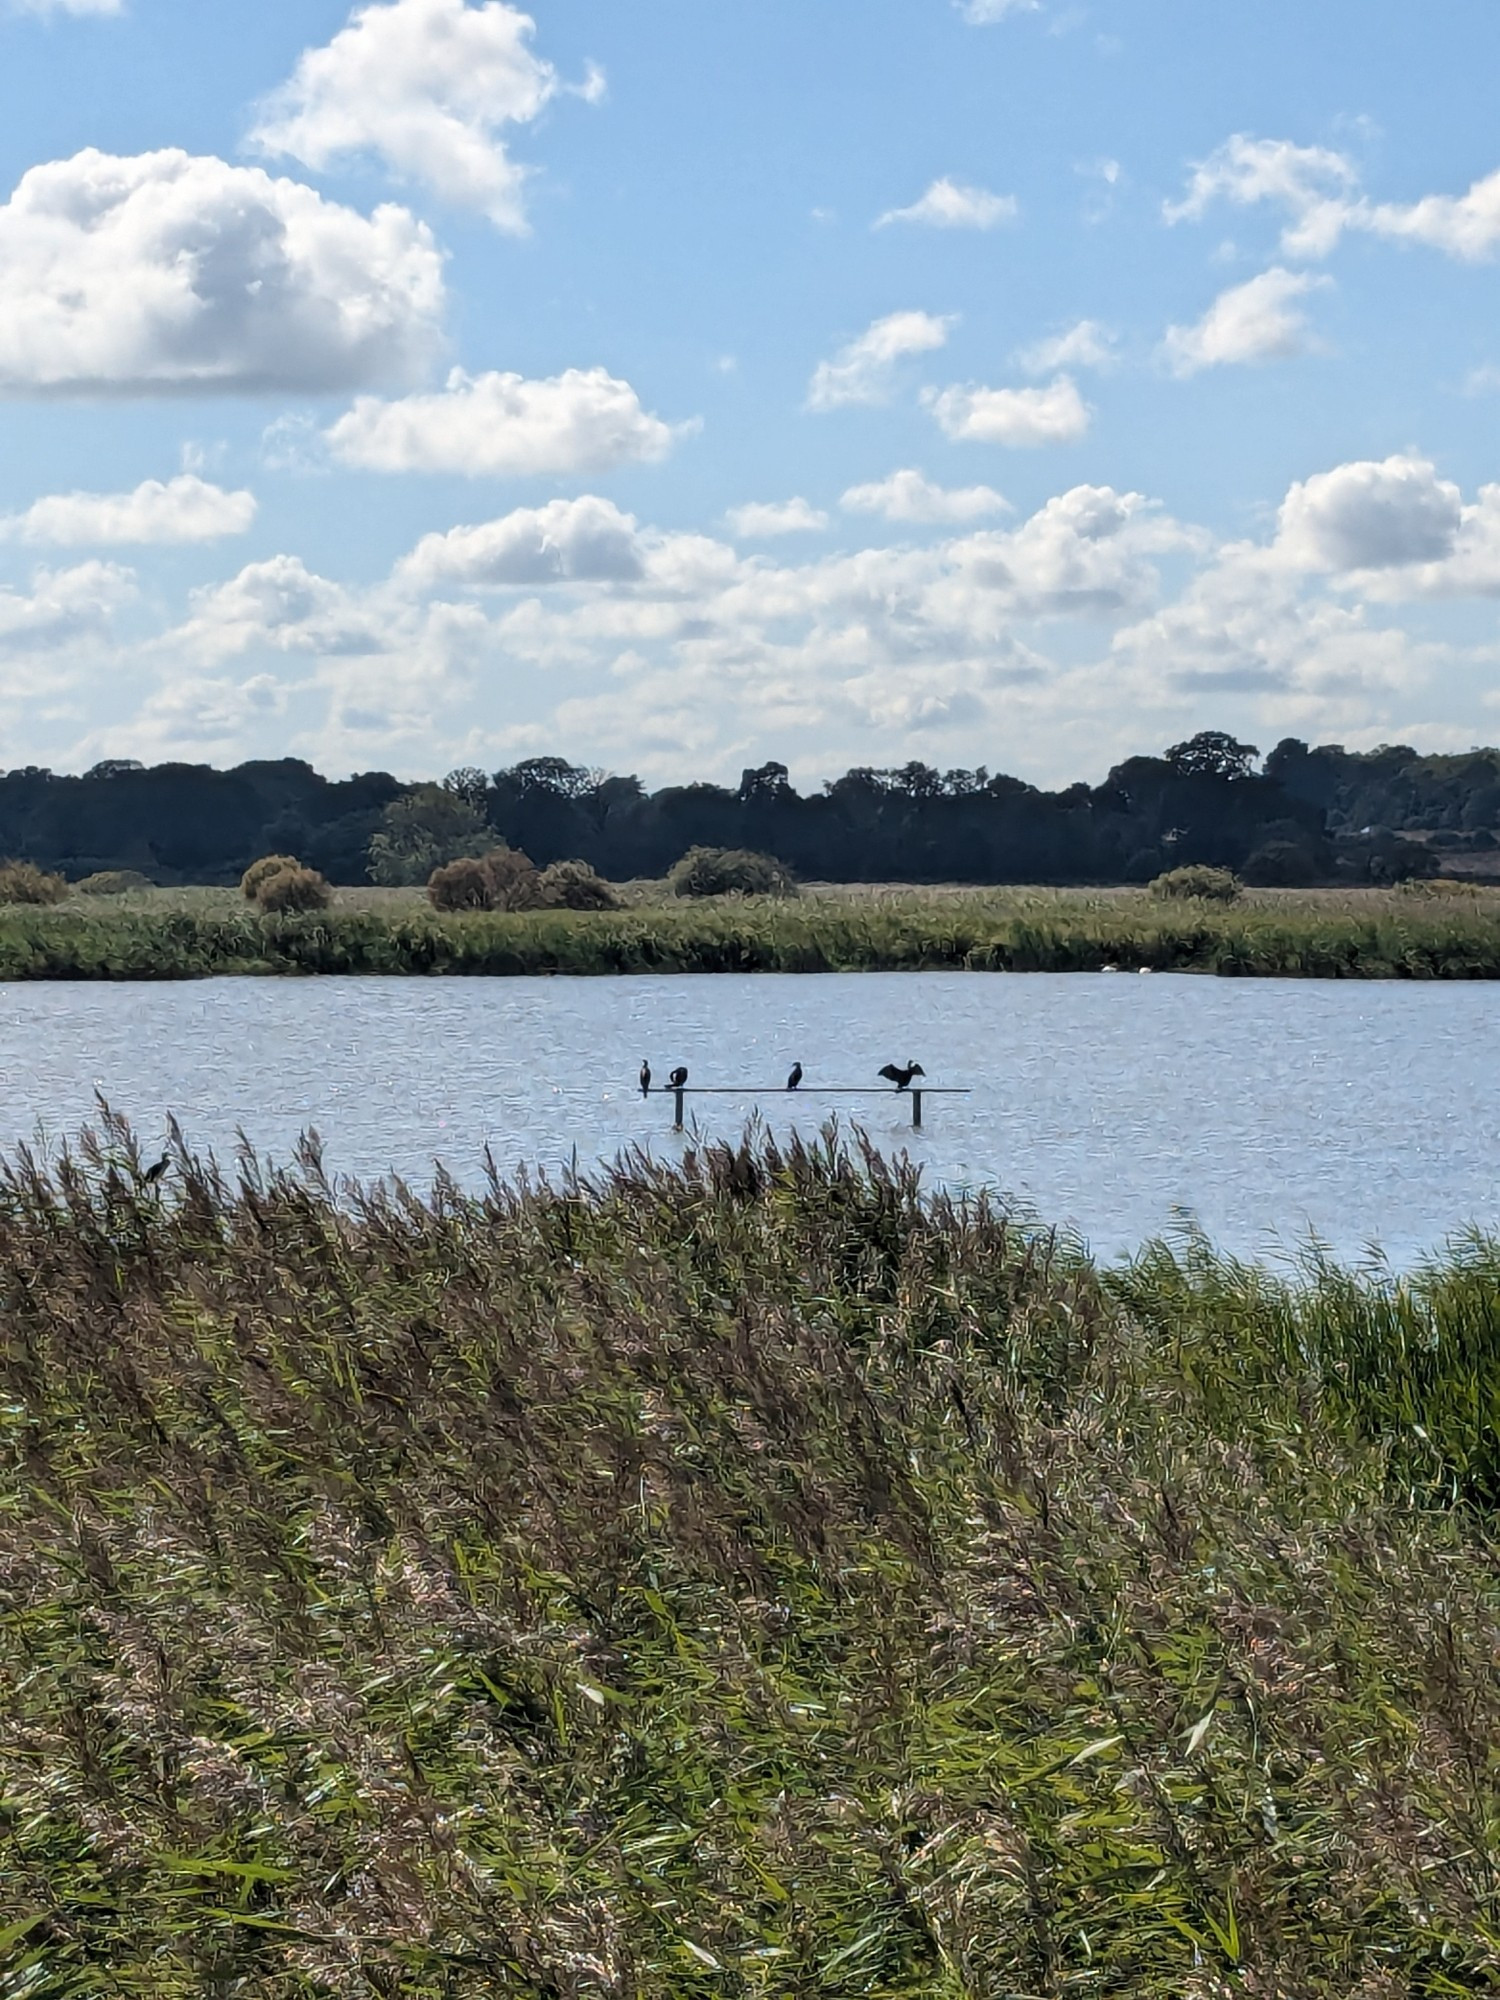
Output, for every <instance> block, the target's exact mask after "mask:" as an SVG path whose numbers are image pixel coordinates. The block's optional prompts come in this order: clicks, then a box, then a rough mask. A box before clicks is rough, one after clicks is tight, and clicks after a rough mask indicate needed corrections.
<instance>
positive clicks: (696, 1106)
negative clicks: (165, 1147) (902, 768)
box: [0, 973, 1500, 1262]
mask: <svg viewBox="0 0 1500 2000" xmlns="http://www.w3.org/2000/svg"><path fill="white" fill-rule="evenodd" d="M1497 1049H1500V984H1497V985H1486V984H1473V985H1408V984H1396V983H1392V984H1374V983H1368V984H1367V983H1352V982H1351V983H1348V984H1338V983H1319V982H1314V981H1293V980H1287V981H1283V980H1216V979H1212V978H1202V977H1197V978H1194V977H1171V976H1166V975H1159V976H1156V977H1152V978H1140V977H1136V976H1132V975H1117V976H1114V977H1108V976H1098V975H1094V976H1089V975H1083V974H1072V975H1058V976H1051V975H1034V976H1026V977H1017V976H1005V975H994V974H988V975H986V974H963V973H931V974H925V973H896V974H889V975H883V974H866V975H857V976H849V977H842V976H831V975H830V976H818V977H803V978H794V977H772V976H761V977H754V978H733V977H714V978H691V977H677V978H657V979H650V978H643V979H611V978H599V979H536V980H530V979H496V980H457V979H456V980H423V979H391V980H382V979H321V978H320V979H309V980H305V981H299V980H292V979H224V980H212V981H208V982H205V983H202V984H189V985H180V986H154V985H153V986H103V985H53V984H41V985H15V986H8V987H5V988H0V1145H3V1146H5V1147H7V1148H8V1147H10V1146H11V1145H13V1144H14V1143H15V1142H16V1141H18V1140H25V1139H35V1138H36V1137H37V1136H38V1135H39V1134H40V1135H41V1137H42V1138H43V1139H44V1140H45V1141H46V1142H47V1143H49V1144H53V1143H56V1141H57V1140H58V1139H59V1138H61V1137H63V1136H65V1135H68V1134H70V1133H73V1132H76V1131H77V1129H78V1128H79V1126H80V1125H82V1124H83V1123H84V1122H86V1121H87V1120H88V1119H89V1118H90V1116H91V1115H92V1112H93V1102H94V1093H95V1091H96V1090H97V1091H99V1092H102V1093H103V1094H104V1095H105V1096H106V1097H107V1098H108V1099H109V1101H110V1102H111V1103H112V1104H113V1105H114V1106H115V1107H116V1108H117V1109H118V1110H120V1111H122V1112H124V1113H126V1114H127V1115H128V1116H129V1118H130V1119H131V1120H132V1122H133V1123H134V1124H135V1125H136V1128H137V1130H138V1131H139V1133H140V1134H141V1138H142V1143H143V1144H144V1145H146V1146H148V1147H149V1146H154V1145H155V1143H156V1141H157V1140H158V1139H159V1138H160V1137H161V1135H162V1130H163V1124H164V1120H165V1117H166V1115H167V1114H168V1113H169V1112H175V1113H176V1115H177V1116H178V1118H179V1119H180V1120H181V1122H182V1125H183V1127H184V1129H185V1131H186V1133H187V1136H188V1139H189V1141H190V1143H191V1144H192V1145H193V1146H194V1147H195V1148H197V1149H200V1150H212V1151H215V1152H217V1153H218V1154H219V1155H220V1157H221V1158H228V1157H229V1156H231V1155H232V1152H233V1149H234V1144H235V1132H236V1129H237V1128H243V1129H244V1131H245V1132H246V1133H247V1134H248V1135H249V1137H250V1138H251V1140H252V1141H253V1142H254V1143H255V1144H256V1146H257V1147H258V1148H260V1149H261V1150H262V1151H263V1152H266V1153H269V1154H270V1155H272V1156H273V1157H276V1158H282V1159H284V1158H285V1157H286V1156H287V1155H288V1154H289V1153H290V1151H291V1149H292V1147H293V1146H294V1144H295V1143H296V1140H297V1137H298V1135H299V1133H301V1132H302V1131H303V1130H304V1129H306V1128H308V1127H316V1128H317V1130H318V1131H319V1132H320V1133H321V1134H322V1136H323V1139H324V1143H325V1147H326V1153H327V1160H328V1164H329V1167H330V1170H331V1171H333V1172H336V1173H340V1174H349V1175H354V1176H359V1177H362V1178H373V1177H376V1176H379V1175H382V1174H387V1173H392V1172H395V1173H399V1174H401V1175H403V1176H404V1177H406V1178H408V1179H409V1180H411V1181H413V1182H414V1183H416V1184H418V1185H426V1184H427V1183H428V1182H429V1181H430V1178H431V1170H432V1164H433V1162H434V1160H436V1159H441V1160H442V1161H443V1162H444V1163H445V1164H447V1165H448V1166H449V1167H450V1168H451V1169H452V1171H453V1172H454V1173H455V1174H456V1175H457V1176H458V1177H459V1178H460V1179H465V1180H468V1179H477V1177H478V1175H479V1173H480V1171H481V1168H482V1155H483V1149H484V1147H485V1145H486V1144H488V1145H489V1146H490V1147H491V1148H492V1149H493V1151H494V1154H495V1156H496V1158H497V1160H498V1161H499V1162H500V1163H501V1164H502V1165H503V1166H512V1165H514V1166H519V1165H521V1164H528V1165H532V1166H538V1165H539V1166H544V1167H552V1168H556V1167H558V1166H561V1165H564V1164H566V1163H567V1161H568V1160H569V1159H570V1158H571V1157H572V1156H573V1155H574V1153H575V1151H576V1155H577V1158H578V1160H579V1162H580V1164H582V1165H590V1164H592V1163H594V1162H596V1161H599V1160H603V1159H607V1158H610V1157H612V1156H613V1155H614V1154H615V1153H616V1152H617V1151H618V1150H619V1149H620V1148H621V1147H623V1146H626V1145H628V1144H631V1143H633V1142H646V1143H649V1145H650V1146H651V1147H652V1148H653V1149H654V1150H655V1151H656V1152H657V1153H658V1154H660V1155H662V1156H663V1157H670V1156H672V1154H673V1153H674V1151H675V1150H677V1149H679V1148H680V1146H681V1144H682V1143H683V1142H682V1141H681V1140H680V1139H677V1138H675V1137H674V1135H673V1133H672V1131H671V1123H672V1120H671V1100H670V1098H669V1097H667V1096H665V1095H662V1096H656V1095H653V1096H652V1097H651V1098H650V1099H649V1100H646V1101H644V1102H643V1101H642V1099H641V1097H640V1095H639V1092H638V1091H637V1090H636V1088H635V1076H636V1071H637V1069H638V1067H639V1065H640V1061H641V1058H642V1057H643V1056H649V1057H650V1059H651V1062H652V1066H653V1068H654V1069H655V1071H656V1074H657V1076H658V1078H664V1077H665V1076H666V1074H667V1072H668V1071H669V1070H670V1069H671V1068H672V1066H673V1065H674V1064H676V1063H679V1062H681V1063H686V1064H688V1065H689V1066H690V1067H691V1070H692V1077H693V1082H694V1083H698V1084H715V1085H725V1086H735V1087H740V1086H747V1087H748V1088H747V1089H746V1092H745V1094H744V1095H743V1096H726V1097H701V1098H690V1099H689V1101H688V1103H689V1111H690V1113H691V1115H692V1116H693V1117H694V1118H695V1119H696V1120H697V1121H698V1124H699V1127H700V1129H701V1130H702V1131H704V1132H705V1133H707V1134H711V1135H716V1136H720V1135H722V1136H735V1135H737V1134H738V1133H739V1132H740V1131H741V1130H742V1129H743V1127H744V1123H745V1121H746V1119H747V1118H748V1117H750V1116H751V1115H752V1114H753V1113H754V1112H755V1111H756V1110H757V1108H758V1109H759V1110H760V1111H761V1112H762V1114H763V1115H764V1116H765V1118H766V1120H767V1122H768V1123H769V1124H770V1125H771V1126H772V1128H773V1129H775V1130H778V1131H780V1130H784V1129H787V1128H788V1127H790V1126H791V1125H793V1124H794V1123H795V1124H796V1125H798V1126H800V1127H801V1128H803V1129H812V1128H815V1127H816V1126H817V1125H818V1124H819V1123H820V1122H821V1120H822V1119H823V1118H824V1117H826V1116H827V1115H828V1114H829V1113H830V1112H832V1111H834V1110H837V1112H838V1113H839V1115H840V1116H841V1117H842V1118H845V1119H850V1118H854V1119H857V1120H858V1121H859V1122H860V1123H861V1124H862V1125H863V1126H864V1128H865V1129H866V1130H867V1131H868V1132H869V1133H870V1134H871V1136H872V1137H873V1138H874V1139H875V1140H876V1141H877V1142H878V1143H879V1144H880V1145H881V1146H882V1147H884V1148H887V1149H890V1150H896V1149H902V1148H905V1149H908V1150H909V1151H910V1152H911V1153H912V1155H913V1156H914V1157H915V1158H917V1159H919V1160H920V1161H921V1162H922V1164H923V1167H924V1171H925V1174H926V1177H927V1179H928V1182H929V1184H931V1185H946V1186H952V1187H961V1188H978V1187H987V1188H991V1189H994V1190H996V1191H998V1192H1001V1193H1004V1194H1006V1195H1008V1196H1010V1197H1012V1198H1013V1199H1014V1200H1016V1201H1017V1202H1018V1203H1019V1204H1021V1205H1022V1206H1024V1207H1025V1208H1027V1209H1028V1210H1030V1211H1032V1212H1034V1213H1035V1214H1036V1215H1037V1216H1039V1217H1040V1218H1042V1219H1043V1220H1045V1221H1047V1222H1049V1223H1062V1224H1066V1225H1069V1226H1071V1227H1072V1228H1074V1229H1076V1230H1078V1231H1079V1232H1081V1233H1082V1234H1083V1235H1084V1236H1085V1237H1087V1238H1088V1240H1089V1241H1090V1242H1091V1243H1092V1245H1093V1246H1094V1248H1095V1249H1096V1250H1097V1251H1099V1252H1100V1253H1102V1254H1105V1255H1114V1254H1117V1253H1119V1252H1121V1251H1124V1250H1128V1249H1133V1248H1135V1247H1136V1246H1138V1245H1139V1244H1140V1243H1141V1242H1142V1241H1144V1240H1145V1239H1146V1238H1147V1237H1149V1236H1151V1235H1153V1234H1156V1233H1158V1232H1160V1231H1162V1230H1164V1229H1168V1228H1170V1227H1172V1226H1173V1224H1174V1222H1178V1221H1180V1220H1182V1219H1183V1218H1184V1217H1187V1216H1192V1217H1195V1218H1196V1219H1197V1220H1198V1221H1199V1222H1200V1223H1201V1224H1202V1226H1203V1227H1204V1228H1205V1229H1206V1230H1207V1231H1208V1233H1209V1234H1210V1236H1212V1237H1213V1239H1214V1240H1215V1242H1216V1243H1218V1244H1220V1245H1221V1246H1222V1247H1224V1248H1227V1249H1233V1250H1235V1251H1238V1252H1241V1253H1252V1252H1253V1253H1257V1254H1263V1253H1266V1252H1268V1251H1269V1252H1276V1251H1278V1250H1280V1251H1286V1250H1290V1249H1293V1248H1295V1246H1296V1244H1297V1242H1298V1240H1299V1238H1305V1236H1306V1234H1307V1232H1308V1231H1309V1230H1311V1231H1314V1232H1316V1233H1317V1235H1318V1236H1319V1237H1321V1238H1322V1239H1323V1240H1324V1241H1326V1242H1327V1243H1329V1244H1330V1245H1331V1246H1333V1248H1334V1249H1335V1250H1337V1251H1338V1252H1339V1253H1340V1254H1341V1255H1344V1256H1358V1255H1360V1254H1361V1253H1362V1252H1363V1250H1364V1249H1365V1247H1366V1246H1367V1245H1369V1244H1371V1243H1376V1244H1379V1245H1380V1246H1381V1247H1382V1248H1383V1249H1384V1250H1385V1252H1386V1253H1387V1254H1388V1255H1389V1256H1390V1257H1391V1258H1392V1259H1393V1260H1395V1261H1397V1262H1405V1261H1409V1260H1410V1259H1411V1258H1412V1257H1413V1256H1415V1255H1417V1254H1419V1253H1420V1252H1421V1251H1423V1250H1425V1249H1428V1248H1431V1247H1434V1246H1436V1245H1438V1244H1440V1243H1441V1242H1442V1240H1443V1238H1444V1237H1445V1236H1447V1235H1448V1234H1449V1233H1450V1232H1452V1231H1453V1230H1454V1229H1456V1228H1458V1227H1460V1226H1462V1225H1465V1224H1469V1223H1478V1224H1480V1225H1482V1226H1485V1227H1488V1228H1492V1229H1493V1228H1497V1227H1500V1061H1497ZM910 1057H915V1058H916V1059H918V1060H919V1061H920V1062H921V1063H922V1064H923V1066H924V1068H925V1069H926V1070H927V1072H928V1079H929V1082H930V1083H932V1084H934V1085H938V1084H947V1085H966V1086H970V1087H971V1088H972V1092H973V1094H972V1096H969V1097H966V1098H964V1097H935V1098H929V1099H928V1101H927V1105H926V1129H925V1131H923V1132H921V1133H915V1132H913V1131H912V1129H911V1115H910V1109H909V1106H908V1105H906V1104H905V1103H903V1102H901V1101H899V1100H896V1099H894V1098H885V1097H870V1098H830V1099H826V1100H824V1099H819V1098H817V1097H813V1096H807V1097H803V1098H800V1099H796V1100H789V1099H788V1098H786V1097H785V1095H783V1094H780V1093H775V1094H771V1095H768V1096H763V1097H760V1098H757V1097H756V1096H755V1095H754V1094H753V1093H754V1089H755V1087H757V1086H758V1087H761V1088H769V1087H772V1086H776V1085H779V1084H782V1083H784V1081H785V1078H786V1074H787V1071H788V1069H789V1067H790V1065H791V1064H792V1062H793V1061H801V1062H802V1063H803V1064H804V1065H805V1067H806V1071H807V1086H808V1088H809V1089H810V1088H811V1087H812V1086H814V1085H818V1084H823V1085H855V1084H863V1083H871V1084H873V1083H875V1081H876V1078H875V1072H876V1071H877V1070H878V1069H879V1068H880V1067H881V1065H882V1064H883V1063H885V1062H889V1061H898V1062H899V1061H904V1060H906V1059H908V1058H910Z"/></svg>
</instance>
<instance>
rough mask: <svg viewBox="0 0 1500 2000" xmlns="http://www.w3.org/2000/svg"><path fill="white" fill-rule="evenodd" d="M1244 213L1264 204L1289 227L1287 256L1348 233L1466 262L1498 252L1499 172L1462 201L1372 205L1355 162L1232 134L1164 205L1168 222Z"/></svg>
mask: <svg viewBox="0 0 1500 2000" xmlns="http://www.w3.org/2000/svg"><path fill="white" fill-rule="evenodd" d="M1220 200H1223V201H1229V202H1232V203H1234V204H1236V205H1237V206H1239V207H1242V208H1248V207H1250V206H1252V205H1254V204H1256V203H1259V202H1269V203H1272V204H1274V205H1276V206H1278V207H1281V208H1284V209H1285V210H1286V211H1287V214H1288V221H1287V225H1286V228H1285V230H1284V231H1283V233H1282V238H1281V247H1282V249H1283V251H1284V252H1285V253H1286V254H1287V255H1288V256H1290V257H1326V256H1328V255H1329V254H1330V253H1331V252H1332V251H1333V250H1334V249H1336V248H1337V246H1338V243H1339V240H1340V238H1341V237H1342V236H1343V235H1344V233H1345V232H1346V231H1347V230H1359V231H1362V232H1364V233H1365V234H1367V235H1372V236H1384V237H1387V238H1389V239H1391V240H1393V241H1397V242H1409V243H1423V244H1426V245H1427V246H1428V247H1429V248H1430V249H1434V250H1440V251H1442V252H1443V253H1444V254H1445V255H1446V256H1449V257H1457V258H1460V259H1462V260H1465V261H1467V262H1471V263H1474V262H1479V261H1480V260H1482V259H1485V258H1488V257H1491V256H1493V255H1494V254H1495V251H1496V250H1497V248H1500V172H1496V173H1492V174H1488V175H1486V176H1484V177H1483V178H1482V179H1480V180H1477V181H1475V182H1474V183H1473V184H1472V186H1471V187H1470V188H1469V189H1468V191H1467V193H1465V194H1461V195H1446V194H1433V195H1425V196H1423V197H1422V198H1421V199H1420V200H1418V201H1413V202H1372V201H1370V200H1369V199H1368V197H1367V196H1365V195H1364V194H1362V193H1361V191H1360V176H1359V172H1358V169H1357V168H1356V167H1355V165H1354V163H1353V161H1352V160H1350V159H1348V158H1347V157H1346V155H1344V154H1342V153H1335V152H1332V151H1331V150H1329V149H1328V148H1327V147H1323V146H1298V145H1295V144H1293V142H1292V141H1291V140H1289V139H1252V138H1250V137H1249V136H1248V135H1247V134H1245V133H1237V134H1236V135H1235V136H1234V137H1233V138H1232V139H1229V140H1227V141H1226V142H1225V143H1224V145H1222V146H1221V147H1219V149H1218V150H1217V152H1214V153H1212V154H1210V155H1209V157H1208V158H1207V159H1206V160H1203V161H1200V162H1199V164H1198V165H1197V166H1196V167H1195V168H1194V170H1193V175H1192V179H1191V181H1190V182H1189V184H1188V191H1187V194H1186V195H1185V196H1184V198H1183V199H1182V200H1181V201H1179V202H1168V203H1167V204H1166V206H1165V209H1164V213H1165V215H1166V219H1167V220H1168V222H1182V221H1198V220H1201V219H1202V217H1203V216H1204V215H1206V214H1207V212H1208V210H1209V208H1210V207H1211V206H1212V205H1213V204H1214V202H1216V201H1220Z"/></svg>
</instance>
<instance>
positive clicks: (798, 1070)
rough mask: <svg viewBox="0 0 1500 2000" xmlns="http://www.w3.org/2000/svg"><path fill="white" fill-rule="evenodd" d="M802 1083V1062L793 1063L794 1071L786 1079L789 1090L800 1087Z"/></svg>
mask: <svg viewBox="0 0 1500 2000" xmlns="http://www.w3.org/2000/svg"><path fill="white" fill-rule="evenodd" d="M801 1083H802V1065H801V1063H793V1064H792V1073H791V1075H790V1076H789V1077H788V1078H787V1080H786V1087H787V1089H788V1090H796V1089H798V1088H800V1086H801Z"/></svg>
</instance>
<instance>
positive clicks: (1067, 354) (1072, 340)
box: [1016, 319, 1115, 375]
mask: <svg viewBox="0 0 1500 2000" xmlns="http://www.w3.org/2000/svg"><path fill="white" fill-rule="evenodd" d="M1114 359H1115V336H1114V335H1113V334H1112V333H1111V332H1110V331H1109V329H1108V327H1104V326H1101V325H1100V324H1099V322H1098V321H1097V320H1095V319H1081V320H1079V321H1078V323H1077V324H1076V325H1075V326H1070V327H1068V328H1067V329H1066V330H1065V331H1064V332H1062V333H1055V334H1051V335H1049V336H1048V338H1047V339H1045V340H1038V341H1036V342H1034V343H1033V345H1032V346H1030V347H1023V348H1022V349H1021V351H1020V353H1019V354H1017V356H1016V362H1017V364H1018V366H1020V367H1022V368H1024V369H1025V370H1026V373H1027V374H1028V375H1051V374H1052V373H1053V372H1054V371H1055V370H1056V369H1059V368H1109V367H1111V366H1112V365H1113V363H1114Z"/></svg>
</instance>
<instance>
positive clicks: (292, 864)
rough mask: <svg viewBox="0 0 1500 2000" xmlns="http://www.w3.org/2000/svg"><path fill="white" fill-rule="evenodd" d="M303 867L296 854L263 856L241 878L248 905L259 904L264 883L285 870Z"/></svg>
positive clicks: (241, 886) (243, 894) (241, 891)
mask: <svg viewBox="0 0 1500 2000" xmlns="http://www.w3.org/2000/svg"><path fill="white" fill-rule="evenodd" d="M301 866H302V863H301V862H300V861H299V860H298V859H297V857H296V855H295V854H263V855H262V856H261V858H260V859H259V861H252V862H251V863H250V866H249V867H248V868H247V869H246V870H245V872H244V874H243V875H242V876H241V877H240V894H241V895H242V896H243V897H244V899H245V901H246V902H247V903H254V902H258V901H259V899H260V885H261V883H262V882H267V881H269V880H270V878H271V877H272V876H273V875H279V874H281V872H282V870H283V869H286V868H300V867H301Z"/></svg>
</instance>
